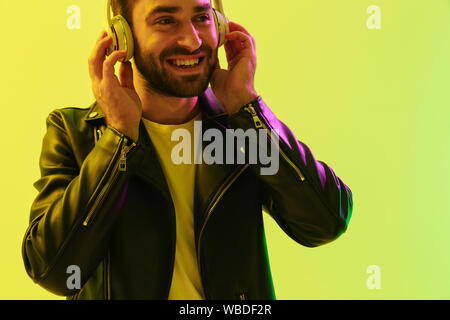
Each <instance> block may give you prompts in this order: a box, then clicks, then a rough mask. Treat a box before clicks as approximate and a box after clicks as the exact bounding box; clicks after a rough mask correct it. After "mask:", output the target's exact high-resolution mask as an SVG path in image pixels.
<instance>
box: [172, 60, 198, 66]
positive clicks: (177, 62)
mask: <svg viewBox="0 0 450 320" xmlns="http://www.w3.org/2000/svg"><path fill="white" fill-rule="evenodd" d="M199 61H200V59H198V58H197V59H192V60H172V63H173V64H174V65H176V66H195V65H197V64H198V63H199Z"/></svg>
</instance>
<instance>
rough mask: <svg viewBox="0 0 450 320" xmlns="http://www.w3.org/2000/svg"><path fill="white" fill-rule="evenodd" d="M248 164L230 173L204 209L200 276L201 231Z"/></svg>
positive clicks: (199, 240)
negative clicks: (236, 171) (234, 172)
mask: <svg viewBox="0 0 450 320" xmlns="http://www.w3.org/2000/svg"><path fill="white" fill-rule="evenodd" d="M248 166H249V165H248V164H245V165H244V166H242V167H240V168H239V171H238V173H236V174H235V175H234V176H233V175H232V176H231V178H230V179H228V180H227V181H226V182H224V183H223V184H222V185H221V186H220V188H219V189H218V191H217V192H216V194H215V195H214V197H213V199H214V200H213V201H211V203H210V204H209V206H208V208H207V210H206V218H205V221H204V222H203V225H202V228H201V229H200V234H199V237H198V248H197V264H198V268H199V271H200V277H201V276H202V265H201V262H200V249H201V240H202V235H203V231H204V230H205V226H206V224H207V223H208V220H209V218H210V216H211V214H212V211H213V210H214V208H215V207H216V206H217V203H218V202H219V200H220V199H221V198H222V197H223V195H224V194H225V192H226V191H227V190H228V189H229V188H230V186H231V185H232V184H233V183H234V182H235V181H236V179H237V178H238V177H239V176H240V175H241V174H242V172H244V171H245V169H247V167H248ZM203 279H204V278H203ZM203 290H204V291H205V296H207V293H206V286H205V285H203Z"/></svg>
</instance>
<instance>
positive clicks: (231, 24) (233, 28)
mask: <svg viewBox="0 0 450 320" xmlns="http://www.w3.org/2000/svg"><path fill="white" fill-rule="evenodd" d="M228 26H229V29H230V32H233V31H240V32H242V33H245V34H246V35H248V36H249V37H250V40H251V41H252V42H253V45H255V39H254V38H253V37H252V35H251V34H250V32H248V30H247V29H245V28H244V27H243V26H241V25H240V24H237V23H236V22H233V21H230V22H229V23H228Z"/></svg>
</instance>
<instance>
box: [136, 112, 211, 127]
mask: <svg viewBox="0 0 450 320" xmlns="http://www.w3.org/2000/svg"><path fill="white" fill-rule="evenodd" d="M201 119H202V113H201V111H200V112H199V113H197V115H196V116H195V117H193V118H192V119H191V120H189V121H188V122H185V123H180V124H162V123H157V122H153V121H151V120H148V119H145V118H142V121H143V122H144V124H145V126H146V127H147V128H149V129H152V130H158V131H168V130H176V129H190V128H192V127H193V126H194V121H200V120H201Z"/></svg>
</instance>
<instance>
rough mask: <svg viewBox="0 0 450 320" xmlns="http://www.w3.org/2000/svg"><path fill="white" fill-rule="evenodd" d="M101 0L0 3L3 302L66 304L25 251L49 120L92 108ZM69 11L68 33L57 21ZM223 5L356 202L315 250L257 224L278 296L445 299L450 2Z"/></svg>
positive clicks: (269, 81) (279, 111)
mask: <svg viewBox="0 0 450 320" xmlns="http://www.w3.org/2000/svg"><path fill="white" fill-rule="evenodd" d="M105 3H106V0H105V1H103V0H95V1H92V0H90V1H87V0H72V1H66V0H58V1H55V0H53V1H6V0H1V1H0V10H1V12H2V19H1V20H0V30H2V46H1V48H2V50H1V53H0V54H1V62H2V65H1V75H2V76H1V80H0V81H1V83H0V88H1V112H2V117H1V122H2V125H1V127H0V128H1V137H2V138H1V150H2V152H1V157H0V161H1V162H0V170H1V185H0V188H1V189H0V191H1V193H0V194H1V203H2V211H1V229H2V230H1V232H0V244H1V247H0V249H1V251H0V252H1V257H2V258H1V262H0V299H63V297H58V296H55V295H53V294H51V293H48V292H46V291H45V290H44V289H42V288H41V287H39V286H37V285H36V284H34V283H33V282H32V281H31V280H30V279H29V278H28V276H27V274H26V272H25V268H24V266H23V262H22V257H21V242H22V237H23V235H24V232H25V229H26V227H27V225H28V216H29V209H30V206H31V203H32V201H33V200H34V198H35V196H36V195H37V191H36V190H35V189H34V188H33V186H32V184H33V182H34V181H36V180H37V179H38V178H39V176H40V173H39V166H38V160H39V154H40V150H41V144H42V138H43V136H44V133H45V129H46V128H45V119H46V116H47V115H48V113H49V112H50V111H52V110H53V109H55V108H61V107H65V106H77V107H88V106H89V105H90V104H91V103H92V102H93V99H94V98H93V94H92V92H91V84H90V79H89V75H88V69H87V59H88V56H89V54H90V52H91V50H92V47H93V45H94V43H95V40H96V38H97V37H98V35H99V33H100V31H101V29H102V28H104V26H105V20H106V18H105ZM71 5H77V6H78V7H79V8H80V9H81V28H80V29H79V30H77V29H75V30H69V29H68V28H67V26H66V24H67V20H68V18H69V17H70V14H69V13H67V8H68V7H69V6H71ZM370 5H377V6H379V7H380V9H381V29H380V30H369V29H368V28H367V26H366V21H367V19H368V18H369V14H367V13H366V9H367V8H368V7H369V6H370ZM224 8H225V11H226V13H227V15H228V16H229V18H230V20H232V21H235V22H237V23H239V24H241V25H243V26H244V27H245V28H246V29H247V30H249V31H250V33H251V34H252V35H253V36H254V38H255V39H256V45H257V56H258V68H257V73H256V90H257V92H258V93H259V94H260V95H261V96H262V97H263V99H264V100H265V101H266V103H267V104H268V106H269V107H270V108H271V109H272V110H273V111H274V112H275V114H276V115H277V116H278V118H280V119H281V120H282V121H284V122H285V123H286V124H287V125H288V126H289V127H290V128H291V130H292V131H293V132H294V133H295V134H296V136H297V137H298V138H299V139H300V140H301V141H303V142H304V143H306V144H307V145H308V146H309V147H310V148H311V150H312V151H313V153H314V155H315V157H316V159H318V160H322V161H325V162H326V163H327V164H328V165H330V166H331V167H332V168H333V169H334V171H335V172H336V174H337V175H338V176H339V177H340V178H342V179H343V181H344V182H345V183H346V184H347V185H348V186H350V188H351V189H352V191H353V195H354V199H353V200H354V212H353V217H352V220H351V222H350V226H349V229H348V230H347V232H346V233H345V234H343V235H342V236H341V238H339V239H338V240H337V241H335V242H333V243H330V244H328V245H325V246H322V247H319V248H313V249H310V248H305V247H302V246H300V245H298V244H296V243H295V242H293V241H292V240H291V239H290V238H288V237H287V235H285V234H284V233H283V232H282V231H281V229H280V228H279V227H278V226H277V225H276V224H275V223H274V221H273V220H272V219H271V218H270V217H269V216H267V215H265V224H266V236H267V243H268V248H269V254H270V262H271V268H272V273H273V280H274V284H275V289H276V295H277V298H278V299H449V298H450V290H449V288H450V275H449V273H448V271H449V270H450V254H449V245H450V232H449V229H450V228H449V226H450V200H449V199H450V197H449V194H450V187H449V180H450V179H449V178H450V165H449V164H450V151H449V142H448V138H449V137H450V129H449V128H450V125H449V124H450V123H449V118H450V117H449V116H450V111H449V108H450V1H448V0H430V1H418V0H413V1H406V0H401V1H400V0H397V1H387V0H371V1H365V0H348V1H337V0H335V1H332V0H321V1H314V0H308V1H298V0H285V1H268V0H260V1H251V0H249V1H238V0H224ZM222 50H223V49H222ZM221 57H222V61H223V62H222V66H225V65H226V63H225V62H224V60H223V59H224V54H223V51H222V52H221ZM370 265H377V266H379V267H380V270H381V289H379V290H369V289H368V287H367V286H366V281H367V278H368V277H369V275H368V274H367V273H366V270H367V267H368V266H370Z"/></svg>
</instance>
